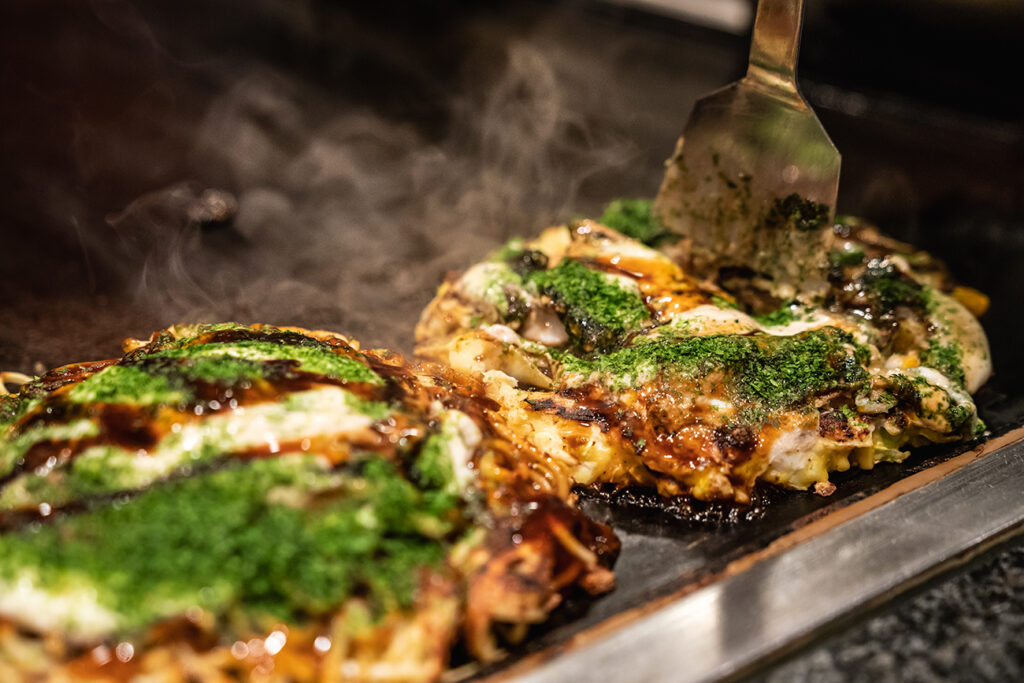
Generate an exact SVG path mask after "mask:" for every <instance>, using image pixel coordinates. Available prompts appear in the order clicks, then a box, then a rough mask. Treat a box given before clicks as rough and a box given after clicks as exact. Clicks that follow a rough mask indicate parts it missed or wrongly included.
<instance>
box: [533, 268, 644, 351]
mask: <svg viewBox="0 0 1024 683" xmlns="http://www.w3.org/2000/svg"><path fill="white" fill-rule="evenodd" d="M530 281H531V282H532V283H533V284H535V285H536V287H537V289H538V290H539V291H540V292H541V293H542V294H546V295H547V296H549V297H550V298H551V300H552V301H553V302H554V303H555V305H556V306H558V307H560V308H561V309H563V310H564V312H565V323H566V330H567V331H568V333H569V335H570V338H571V339H572V341H573V343H574V345H575V346H576V347H577V348H578V349H579V350H581V351H583V352H590V351H592V350H595V349H597V350H607V349H609V348H611V347H612V346H613V345H614V344H616V343H617V342H618V341H619V340H620V339H621V338H622V336H623V335H625V334H627V333H629V332H633V331H636V330H638V329H640V327H642V326H643V324H644V323H646V322H648V321H650V318H651V316H650V311H649V310H648V309H647V306H646V305H645V304H644V302H643V299H641V298H640V294H639V292H637V291H636V290H633V289H627V288H625V287H623V286H622V285H620V284H619V283H618V282H617V281H616V280H615V279H614V278H612V277H611V276H610V275H605V274H604V273H600V272H598V271H596V270H591V269H589V268H587V267H586V266H584V265H583V264H582V263H579V262H578V261H573V260H570V259H565V260H563V261H561V262H560V263H559V264H558V265H557V266H555V267H554V268H551V269H549V270H543V271H539V272H536V273H533V275H531V276H530Z"/></svg>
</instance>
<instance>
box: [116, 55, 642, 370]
mask: <svg viewBox="0 0 1024 683" xmlns="http://www.w3.org/2000/svg"><path fill="white" fill-rule="evenodd" d="M563 57H564V56H563V55H560V54H559V53H558V52H548V51H543V50H542V49H540V48H539V47H538V46H537V45H535V44H532V43H530V42H529V41H518V42H511V43H510V44H509V45H508V47H507V50H506V53H505V55H504V57H503V60H502V61H503V66H502V68H501V69H500V70H499V72H498V76H497V77H492V78H491V79H489V80H488V81H487V82H485V83H483V84H481V83H470V84H468V85H467V86H466V89H465V91H464V92H460V93H456V94H455V95H454V96H453V99H454V103H453V104H452V111H453V112H454V115H453V117H452V123H451V126H450V133H449V134H447V135H445V136H444V137H442V138H440V139H428V138H427V137H426V135H425V134H424V133H422V132H420V131H419V130H417V128H416V127H415V126H414V125H413V124H412V123H405V122H401V121H394V120H387V119H384V118H382V117H380V116H378V115H375V114H374V113H372V112H371V111H370V110H368V109H365V108H360V107H348V108H345V109H343V110H340V111H336V110H334V109H332V108H331V106H330V102H331V99H330V97H329V93H327V92H325V91H324V90H323V89H322V88H320V87H319V86H315V85H312V84H309V83H305V82H303V81H301V80H298V79H296V78H295V77H294V75H292V74H284V73H281V72H279V71H275V70H272V69H269V68H263V69H261V70H259V71H256V72H250V73H246V74H245V75H243V76H242V77H241V78H238V79H236V80H234V82H233V83H232V84H231V85H229V86H228V87H227V88H226V90H225V92H224V93H223V95H221V96H220V97H218V98H216V100H215V101H214V102H213V104H212V106H210V107H209V109H208V111H207V112H206V114H205V116H204V117H203V119H202V123H201V125H200V127H199V129H198V132H197V134H196V137H195V144H194V148H193V150H192V152H191V156H192V164H193V166H195V167H196V168H203V169H213V170H214V171H215V174H216V175H217V176H219V177H221V178H223V179H224V183H223V184H224V185H225V186H226V187H225V188H224V189H227V190H230V192H232V193H233V195H234V197H235V198H236V199H237V215H235V217H234V220H233V221H232V223H231V225H230V226H229V227H223V226H220V227H212V228H211V227H209V226H206V227H204V225H203V223H202V222H201V221H197V220H196V218H195V217H196V215H197V214H196V209H195V206H196V203H197V202H199V201H201V200H202V193H203V191H204V190H206V189H207V188H205V187H203V186H202V185H201V184H198V183H196V182H189V181H183V182H179V183H175V184H173V185H171V186H169V187H165V188H163V189H159V190H156V191H154V192H150V193H147V194H145V195H143V196H142V197H139V198H138V199H136V200H135V201H133V202H132V203H131V204H129V205H128V206H126V207H125V208H124V209H123V210H121V211H119V212H117V213H115V214H113V215H111V216H109V217H108V221H107V222H108V224H109V225H110V226H111V227H112V228H113V229H114V231H115V232H116V234H117V235H118V236H119V238H120V242H121V245H122V249H123V251H122V254H123V257H124V260H125V263H127V264H132V267H133V268H134V270H133V271H132V274H131V279H132V280H133V282H134V291H135V300H136V302H137V303H138V304H139V305H142V306H144V307H146V308H148V309H150V310H158V311H160V317H162V318H164V319H165V320H166V322H167V323H171V322H176V321H186V320H187V321H196V320H216V319H222V320H224V319H236V320H243V321H265V322H272V323H278V324H298V325H304V326H310V327H329V328H332V329H337V330H339V331H342V332H345V333H348V334H351V335H353V336H355V337H356V338H358V339H361V340H363V342H364V343H365V344H372V345H389V346H392V347H398V348H402V349H404V350H406V351H408V350H409V345H410V342H411V330H412V327H413V325H414V323H415V320H416V318H417V317H418V315H419V311H420V310H421V309H422V307H423V306H424V305H425V304H426V302H427V301H428V300H429V299H430V297H431V296H432V295H433V292H434V290H435V289H436V287H437V285H438V284H439V283H440V281H441V279H442V277H443V275H444V273H445V272H446V271H449V270H454V269H460V268H464V267H466V266H468V265H469V264H471V263H472V262H473V261H475V260H477V259H479V258H481V257H482V256H483V255H484V254H486V253H487V252H488V251H490V250H491V249H494V248H495V247H496V246H498V245H499V244H500V243H501V242H503V241H504V240H506V239H507V238H508V237H510V236H511V235H514V234H527V235H529V234H534V233H536V232H537V231H539V230H540V229H542V228H543V227H545V226H546V225H548V224H552V223H553V222H556V221H560V220H564V219H566V218H568V217H571V216H572V215H573V214H574V213H576V212H578V211H581V210H586V209H590V210H593V208H594V207H593V206H590V207H581V206H580V204H579V201H578V200H579V195H580V189H581V186H583V185H584V184H585V183H586V181H587V180H588V179H589V178H592V177H594V176H595V175H597V174H600V173H602V172H606V171H607V170H608V169H609V168H614V167H621V166H623V165H625V164H628V163H629V162H630V161H631V160H632V159H633V158H634V157H635V150H634V148H633V147H632V145H631V144H630V143H629V142H628V138H626V137H625V136H624V135H616V134H615V133H614V132H613V131H612V132H609V131H595V130H594V127H593V126H592V124H591V123H589V122H588V120H587V118H586V116H585V115H584V113H583V112H582V111H581V110H580V109H579V108H577V107H574V106H573V104H574V101H573V99H572V98H579V100H578V102H584V103H586V98H587V97H590V98H593V97H595V96H598V94H597V93H589V94H588V93H586V88H585V87H584V84H583V83H582V82H574V81H573V74H572V73H571V71H567V69H566V66H567V65H566V64H565V63H564V62H560V59H562V58H563ZM591 204H594V202H591Z"/></svg>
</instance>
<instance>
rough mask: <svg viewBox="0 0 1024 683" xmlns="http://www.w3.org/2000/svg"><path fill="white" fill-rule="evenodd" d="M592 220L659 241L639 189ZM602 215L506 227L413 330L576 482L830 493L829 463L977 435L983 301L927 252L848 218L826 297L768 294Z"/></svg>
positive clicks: (984, 369) (721, 494) (738, 272)
mask: <svg viewBox="0 0 1024 683" xmlns="http://www.w3.org/2000/svg"><path fill="white" fill-rule="evenodd" d="M602 223H610V224H614V225H615V226H616V227H619V228H621V229H624V230H627V231H629V232H632V233H633V234H637V235H638V236H640V237H643V238H644V239H646V240H647V241H648V242H649V243H657V242H664V241H668V242H670V241H671V235H670V234H666V233H665V232H664V231H663V229H661V228H660V227H659V226H658V225H657V222H656V221H654V220H653V219H652V218H651V216H650V211H649V204H646V203H642V202H641V203H621V202H620V203H618V204H616V205H615V206H613V207H612V209H610V211H609V212H608V213H607V214H606V215H605V216H604V217H603V219H602ZM602 223H598V222H594V221H587V220H584V221H578V222H575V223H573V224H571V225H563V226H559V227H554V228H550V229H548V230H546V231H544V232H543V233H542V234H541V235H540V236H539V237H537V238H536V239H532V240H512V241H511V242H509V243H508V244H507V245H506V246H505V247H504V248H502V249H501V250H500V251H498V252H497V253H495V254H493V255H492V256H491V257H490V258H489V259H488V260H486V261H485V262H483V263H480V264H477V265H475V266H473V267H472V268H470V269H469V270H468V271H466V272H465V273H463V274H461V275H458V276H451V277H450V278H449V279H448V280H447V281H446V282H445V283H444V284H443V285H442V286H441V288H440V290H439V292H438V294H437V296H436V298H435V299H434V300H433V302H431V304H430V305H429V306H428V308H427V309H426V310H425V311H424V313H423V316H422V318H421V320H420V323H419V326H418V328H417V342H418V344H419V348H418V353H420V354H421V355H423V356H425V357H427V358H431V359H435V360H439V361H443V362H445V363H449V364H450V365H451V366H452V367H454V368H456V369H459V370H464V371H469V372H475V373H478V374H481V373H482V375H483V377H484V383H485V386H486V389H487V393H488V396H489V397H490V398H492V399H493V400H495V401H497V402H498V403H500V404H501V405H502V407H503V410H504V416H505V418H506V420H507V423H508V424H509V425H510V426H511V427H512V428H513V429H514V430H515V432H516V434H517V436H518V438H520V439H522V440H524V441H527V442H529V443H531V444H533V445H534V446H535V447H537V448H538V449H540V450H542V451H544V452H546V453H549V454H551V456H552V457H553V458H555V459H557V460H559V461H561V462H563V463H565V464H566V466H567V467H569V468H570V469H571V471H572V477H573V479H574V480H575V481H576V482H578V483H579V484H609V483H610V484H614V485H618V486H626V485H642V486H651V487H657V489H658V490H659V491H661V492H662V493H663V494H665V495H678V494H687V495H692V496H694V497H696V498H698V499H702V500H735V501H738V502H745V501H748V500H749V497H750V493H751V490H752V487H753V486H754V484H755V482H757V481H758V480H763V481H766V482H771V483H774V484H779V485H782V486H785V487H789V488H795V489H806V488H809V487H814V488H815V490H817V491H819V492H821V493H828V492H830V491H831V490H832V489H833V487H832V485H831V484H830V483H829V472H832V471H843V470H847V469H849V468H850V467H851V466H858V467H861V468H871V467H873V466H874V465H875V463H878V462H881V461H897V462H898V461H901V460H903V459H904V458H905V457H906V456H907V450H906V449H907V447H908V446H914V445H919V444H923V443H927V442H944V441H953V440H957V439H969V438H972V437H973V436H974V435H975V434H976V433H978V432H979V431H983V429H984V428H983V426H982V424H981V422H980V420H979V419H978V416H977V411H976V409H975V405H974V403H973V401H972V398H971V392H974V391H975V390H977V389H978V388H979V387H980V386H981V384H982V383H983V382H984V381H985V380H986V378H987V377H988V376H989V374H990V372H991V365H990V361H989V353H988V343H987V340H986V338H985V334H984V332H983V331H982V329H981V326H980V325H979V323H978V321H977V319H976V318H975V315H974V314H972V312H971V310H972V309H970V308H968V306H971V307H973V310H974V312H975V313H980V311H981V310H983V308H984V306H985V305H986V304H987V300H985V298H984V296H983V295H981V294H980V293H978V292H975V291H974V290H969V289H966V288H954V287H953V285H952V284H951V283H950V282H948V278H946V276H945V275H944V271H943V270H942V269H941V266H940V264H938V263H937V262H936V261H934V260H933V259H931V258H930V257H929V256H928V255H927V254H924V253H922V252H919V251H914V250H913V249H912V248H910V247H909V246H907V245H903V244H901V243H898V242H895V241H893V240H890V239H888V238H885V237H884V236H882V235H881V234H880V233H878V231H877V230H875V229H874V228H872V227H870V226H865V225H862V224H859V223H856V222H849V223H847V224H844V225H841V226H837V231H836V240H835V248H834V249H833V251H831V252H830V253H829V254H828V257H829V258H830V263H831V268H830V271H829V278H830V287H829V291H828V294H827V295H826V296H825V297H824V298H822V299H819V300H798V299H790V300H779V299H777V298H774V297H773V294H772V288H771V287H770V286H765V283H763V282H759V281H758V280H757V278H756V277H752V275H751V274H750V273H747V272H745V271H743V270H742V269H731V270H729V271H727V272H723V273H722V274H721V277H720V278H719V279H718V281H717V282H712V281H706V280H705V281H699V280H697V279H695V278H694V277H691V276H690V275H688V274H687V273H686V272H684V271H683V270H682V269H681V268H680V267H679V266H678V265H676V263H674V262H673V261H672V260H671V259H670V258H668V257H667V256H665V255H664V254H663V253H662V252H660V251H657V250H655V249H653V248H651V247H649V246H647V245H645V244H644V243H643V242H641V241H640V240H637V239H632V238H630V237H627V236H626V235H624V234H622V233H620V232H618V231H616V230H613V229H611V228H610V227H608V225H605V224H602ZM779 258H785V255H779ZM769 284H770V283H769ZM965 304H966V305H965Z"/></svg>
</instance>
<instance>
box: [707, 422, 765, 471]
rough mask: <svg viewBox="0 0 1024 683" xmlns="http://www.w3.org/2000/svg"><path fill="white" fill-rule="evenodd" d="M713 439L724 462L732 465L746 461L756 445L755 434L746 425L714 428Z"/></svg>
mask: <svg viewBox="0 0 1024 683" xmlns="http://www.w3.org/2000/svg"><path fill="white" fill-rule="evenodd" d="M714 438H715V445H716V446H718V450H719V451H721V453H722V456H723V457H724V458H725V460H726V462H729V463H733V464H735V463H737V462H742V461H744V460H747V459H748V458H749V457H750V456H751V455H752V454H753V453H754V450H755V449H756V448H757V445H758V439H757V432H756V431H754V429H753V428H752V427H751V426H750V425H746V424H736V425H725V426H722V427H716V428H715V430H714Z"/></svg>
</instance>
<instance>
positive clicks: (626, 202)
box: [600, 199, 679, 247]
mask: <svg viewBox="0 0 1024 683" xmlns="http://www.w3.org/2000/svg"><path fill="white" fill-rule="evenodd" d="M652 205H653V202H651V200H649V199H616V200H614V201H612V202H611V203H610V204H608V206H607V207H605V210H604V213H603V214H602V215H601V220H600V223H602V224H603V225H607V226H608V227H609V228H612V229H614V230H618V231H619V232H621V233H622V234H623V235H626V236H627V237H632V238H633V239H635V240H639V241H641V242H643V243H644V244H646V245H647V246H649V247H658V246H661V245H663V244H665V243H666V242H673V241H675V240H677V239H679V236H678V235H676V234H675V233H673V232H672V231H670V230H669V229H667V228H666V227H665V226H663V225H662V224H661V221H659V220H658V219H657V217H656V216H654V214H653V212H652V210H651V208H652Z"/></svg>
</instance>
